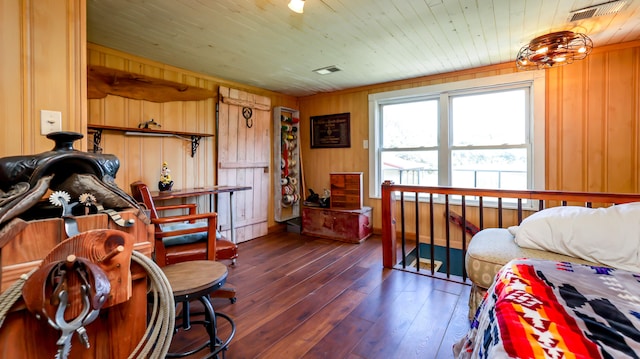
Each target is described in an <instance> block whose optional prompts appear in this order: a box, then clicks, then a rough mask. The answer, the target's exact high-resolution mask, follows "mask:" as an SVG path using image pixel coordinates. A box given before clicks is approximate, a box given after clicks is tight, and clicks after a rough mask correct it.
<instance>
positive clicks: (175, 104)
mask: <svg viewBox="0 0 640 359" xmlns="http://www.w3.org/2000/svg"><path fill="white" fill-rule="evenodd" d="M87 48H88V54H87V58H88V63H89V65H98V66H106V67H109V68H114V69H117V70H124V71H128V72H132V73H137V74H141V75H144V76H148V77H153V78H158V79H162V80H169V81H174V82H178V83H185V84H188V85H191V86H198V87H201V88H205V89H207V90H211V91H213V92H218V88H219V86H229V87H233V88H235V89H239V90H246V91H249V92H251V93H253V94H256V95H260V96H264V97H266V98H268V99H270V100H271V104H272V105H273V106H288V107H296V106H297V99H296V98H294V97H292V96H286V95H282V94H276V93H273V92H269V91H266V90H264V89H259V88H253V87H250V86H246V85H243V84H236V83H232V82H229V81H225V80H221V79H217V78H212V77H209V76H206V75H202V74H197V73H193V72H189V71H186V70H182V69H178V68H174V67H171V66H168V65H165V64H161V63H157V62H153V61H149V60H146V59H143V58H139V57H135V56H132V55H128V54H125V53H122V52H119V51H116V50H112V49H107V48H104V47H101V46H97V45H94V44H88V46H87ZM216 103H217V99H207V100H199V101H172V102H164V103H155V102H149V101H142V100H132V99H127V98H123V97H119V96H112V95H108V96H107V97H105V98H103V99H93V100H89V101H88V104H89V107H88V108H89V110H88V113H89V119H88V122H89V123H93V124H102V125H111V126H124V127H133V128H135V127H137V126H138V124H139V123H141V122H144V121H148V120H150V119H152V118H153V119H154V120H156V122H158V123H160V124H161V125H162V130H173V131H185V132H200V133H208V134H216ZM256 112H257V111H254V113H256ZM267 117H268V118H269V119H270V118H271V117H270V113H268V114H267ZM267 122H268V123H270V122H269V121H267ZM216 136H217V134H216ZM272 137H273V136H272V135H271V136H270V140H273V138H272ZM92 139H93V138H92V136H91V135H89V136H88V140H89V141H91V140H92ZM218 140H219V141H223V142H229V141H231V142H234V141H235V140H236V139H234V138H226V137H225V138H218ZM92 147H93V146H92V145H91V144H89V148H92ZM101 147H103V149H104V150H103V151H104V152H105V153H112V154H115V155H116V156H118V158H119V159H120V162H121V168H120V171H119V172H118V176H117V178H116V183H117V184H118V186H119V187H121V188H123V189H125V190H127V191H128V189H129V184H130V183H131V182H134V181H136V180H141V181H144V182H146V183H147V184H149V185H150V186H151V187H152V188H155V186H156V184H157V182H158V179H159V176H160V167H161V165H162V162H163V161H166V162H167V163H168V165H169V168H170V169H171V177H172V179H173V181H174V182H175V184H174V188H175V189H181V188H194V187H207V186H213V185H216V184H217V183H215V181H216V180H215V178H216V177H215V175H216V137H207V138H202V139H201V140H200V145H199V147H198V149H197V151H196V153H195V156H194V157H191V142H190V141H185V140H183V139H180V138H175V137H133V136H124V135H123V134H122V133H118V132H108V131H105V132H103V134H102V142H101ZM268 147H269V148H270V146H268ZM267 155H268V154H267ZM265 158H267V156H265ZM267 163H270V160H267ZM269 168H275V167H273V164H272V163H270V167H269ZM269 188H271V186H270V187H269ZM239 195H240V193H238V194H236V196H239ZM261 196H268V201H269V206H268V207H269V213H268V217H267V218H268V226H273V225H275V221H274V220H273V218H274V216H273V205H272V203H273V194H272V193H270V191H269V193H261ZM240 197H243V196H240ZM240 197H238V199H240ZM243 198H244V197H243ZM208 201H209V198H208V197H207V196H203V197H202V198H199V199H198V205H199V210H201V211H202V210H208V208H209V202H208ZM247 201H250V198H248V199H247ZM223 202H224V201H223ZM252 238H253V237H252Z"/></svg>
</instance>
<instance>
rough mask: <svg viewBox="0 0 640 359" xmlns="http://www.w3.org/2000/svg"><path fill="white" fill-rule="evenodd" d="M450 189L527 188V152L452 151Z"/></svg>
mask: <svg viewBox="0 0 640 359" xmlns="http://www.w3.org/2000/svg"><path fill="white" fill-rule="evenodd" d="M451 160H452V164H451V165H452V166H451V170H452V181H451V185H452V186H454V187H478V188H491V189H526V188H527V150H526V149H524V148H515V149H496V150H455V151H452V152H451Z"/></svg>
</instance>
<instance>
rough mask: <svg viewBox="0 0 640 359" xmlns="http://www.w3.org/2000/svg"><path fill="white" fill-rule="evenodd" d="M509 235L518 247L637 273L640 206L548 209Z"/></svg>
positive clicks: (639, 253) (637, 203) (638, 263)
mask: <svg viewBox="0 0 640 359" xmlns="http://www.w3.org/2000/svg"><path fill="white" fill-rule="evenodd" d="M509 231H510V232H511V233H512V234H513V235H514V237H515V242H516V243H517V244H518V245H519V246H520V247H525V248H533V249H540V250H546V251H551V252H555V253H560V254H564V255H568V256H572V257H577V258H582V259H585V260H588V261H592V262H598V263H602V264H604V265H607V266H611V267H616V268H621V269H626V270H630V271H634V272H640V202H634V203H627V204H620V205H616V206H611V207H606V208H586V207H577V206H564V207H552V208H547V209H544V210H542V211H539V212H536V213H534V214H532V215H531V216H529V217H527V218H525V219H524V220H523V221H522V223H521V224H520V225H519V226H514V227H510V228H509Z"/></svg>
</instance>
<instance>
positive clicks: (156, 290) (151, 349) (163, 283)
mask: <svg viewBox="0 0 640 359" xmlns="http://www.w3.org/2000/svg"><path fill="white" fill-rule="evenodd" d="M131 259H132V260H133V261H134V262H136V263H138V264H139V265H140V266H142V267H143V268H144V269H145V270H146V271H147V275H148V276H149V279H150V290H151V293H153V309H152V310H151V320H150V321H149V324H148V325H147V330H146V331H145V333H144V336H143V337H142V340H141V341H140V342H139V343H138V345H137V346H136V348H135V349H134V350H133V352H132V353H131V354H130V355H129V359H131V358H149V359H155V358H164V357H165V356H166V355H167V352H168V351H169V345H171V339H172V338H173V329H174V327H175V321H176V307H175V301H174V299H173V290H172V289H171V285H170V284H169V280H168V279H167V277H166V276H165V275H164V272H162V270H161V269H160V267H158V265H157V264H156V263H155V262H154V261H153V260H151V259H150V258H148V257H147V256H145V255H143V254H142V253H140V252H138V251H133V253H132V256H131ZM158 304H160V305H158ZM158 307H159V308H160V311H158ZM145 342H146V344H145V345H144V346H143V343H145ZM141 347H142V349H141ZM138 351H139V353H138Z"/></svg>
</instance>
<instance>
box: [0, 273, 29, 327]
mask: <svg viewBox="0 0 640 359" xmlns="http://www.w3.org/2000/svg"><path fill="white" fill-rule="evenodd" d="M37 269H38V268H34V269H32V270H31V272H29V273H24V274H22V275H21V276H20V278H18V280H17V281H15V282H14V283H13V284H12V285H11V286H10V287H9V288H8V289H7V290H5V291H4V292H2V294H0V328H2V324H3V323H4V319H5V318H6V317H7V313H8V312H9V308H11V307H12V306H13V304H14V303H15V302H17V301H18V299H20V297H21V296H22V287H24V282H26V281H27V279H29V277H30V276H31V275H32V274H33V273H34V272H35V271H36V270H37Z"/></svg>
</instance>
